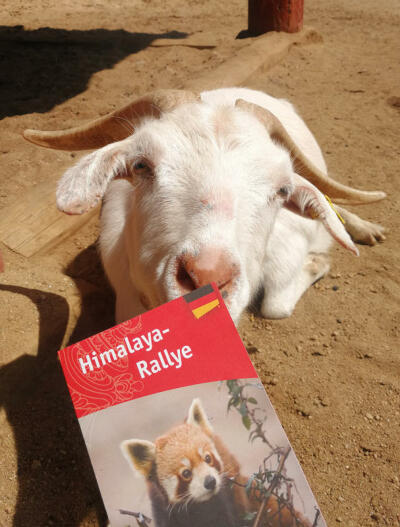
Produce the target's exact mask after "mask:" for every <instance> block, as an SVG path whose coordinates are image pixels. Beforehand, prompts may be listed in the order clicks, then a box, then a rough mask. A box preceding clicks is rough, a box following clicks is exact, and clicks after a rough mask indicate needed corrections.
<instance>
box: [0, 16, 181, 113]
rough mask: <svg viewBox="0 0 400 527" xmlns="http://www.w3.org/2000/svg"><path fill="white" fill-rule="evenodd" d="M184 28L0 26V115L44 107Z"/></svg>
mask: <svg viewBox="0 0 400 527" xmlns="http://www.w3.org/2000/svg"><path fill="white" fill-rule="evenodd" d="M185 36H187V34H186V33H182V32H178V31H170V32H167V33H160V34H156V33H129V32H128V31H124V30H122V29H119V30H114V31H111V30H106V29H94V30H89V31H78V30H73V31H67V30H65V29H51V28H42V29H37V30H35V31H25V30H24V28H23V26H15V27H8V26H0V49H1V51H0V71H1V72H2V74H1V80H0V119H2V118H3V117H10V116H12V115H22V114H26V113H33V112H41V113H43V112H47V111H49V110H51V108H53V107H54V106H55V105H57V104H60V103H62V102H64V101H65V100H67V99H69V98H71V97H74V96H75V95H77V94H79V93H82V92H83V91H84V90H85V89H86V87H87V84H88V81H89V80H90V78H91V76H92V75H93V74H94V73H96V72H97V71H101V70H104V69H107V68H111V67H112V66H114V64H116V63H118V62H119V61H121V60H122V59H124V58H125V57H126V56H128V55H131V54H133V53H138V52H139V51H141V50H142V49H145V48H146V47H147V46H149V45H150V44H151V43H152V42H153V40H155V39H159V38H176V39H179V38H184V37H185Z"/></svg>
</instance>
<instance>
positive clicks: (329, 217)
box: [284, 174, 359, 256]
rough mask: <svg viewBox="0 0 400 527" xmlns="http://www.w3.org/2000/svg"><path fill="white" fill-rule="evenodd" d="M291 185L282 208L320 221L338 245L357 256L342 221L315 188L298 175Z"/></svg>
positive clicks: (294, 177)
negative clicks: (291, 187)
mask: <svg viewBox="0 0 400 527" xmlns="http://www.w3.org/2000/svg"><path fill="white" fill-rule="evenodd" d="M293 183H294V185H293V192H292V193H291V195H290V197H289V198H288V200H287V201H286V202H285V204H284V206H285V207H286V208H288V209H289V210H291V211H292V212H295V213H296V214H300V215H301V216H304V217H307V218H312V219H317V218H318V219H320V220H321V221H322V223H323V225H324V227H325V229H326V230H327V231H328V232H329V234H330V235H331V236H332V237H333V238H334V239H335V240H336V241H337V242H339V243H340V245H342V246H343V247H344V248H345V249H348V250H349V251H351V252H352V253H353V254H355V255H356V256H358V255H359V252H358V249H357V247H356V246H355V245H354V243H353V241H352V239H351V238H350V236H349V234H348V233H347V232H346V229H345V228H344V226H343V223H342V221H341V220H340V219H339V218H338V215H337V213H336V212H335V211H334V209H333V207H332V205H331V204H330V203H329V202H328V200H327V199H326V198H325V196H324V195H323V194H322V193H321V192H320V191H319V190H318V189H317V187H315V186H314V185H312V184H311V183H310V182H309V181H307V180H306V179H304V178H303V177H301V176H299V175H298V174H294V175H293Z"/></svg>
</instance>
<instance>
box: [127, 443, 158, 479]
mask: <svg viewBox="0 0 400 527" xmlns="http://www.w3.org/2000/svg"><path fill="white" fill-rule="evenodd" d="M120 446H121V450H122V453H123V454H124V456H125V459H126V460H127V461H128V463H129V464H130V465H131V467H132V468H133V469H134V470H137V471H138V472H140V473H141V474H142V475H143V476H145V477H146V478H148V477H149V476H150V474H151V472H152V470H153V467H154V463H155V460H156V446H155V444H154V443H151V442H150V441H144V440H141V439H127V440H126V441H122V443H121V445H120Z"/></svg>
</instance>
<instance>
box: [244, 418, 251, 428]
mask: <svg viewBox="0 0 400 527" xmlns="http://www.w3.org/2000/svg"><path fill="white" fill-rule="evenodd" d="M242 423H243V425H244V426H245V428H246V429H247V430H250V427H251V420H250V417H249V416H248V415H243V416H242Z"/></svg>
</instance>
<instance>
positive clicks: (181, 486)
mask: <svg viewBox="0 0 400 527" xmlns="http://www.w3.org/2000/svg"><path fill="white" fill-rule="evenodd" d="M121 449H122V452H123V454H124V456H125V458H126V460H127V461H128V463H129V465H130V466H131V467H132V468H133V470H134V471H135V472H137V473H139V474H141V475H142V476H143V477H144V478H145V480H146V484H147V489H148V494H149V497H150V500H151V506H152V515H153V520H154V525H155V527H205V526H209V527H242V526H244V525H253V521H252V522H251V523H247V522H246V518H247V519H249V518H252V519H253V517H255V516H256V514H257V512H258V510H259V508H260V504H261V502H260V501H257V499H255V498H254V497H253V498H251V496H250V497H249V494H250V493H249V492H246V483H247V481H248V478H247V477H245V476H243V475H242V474H241V468H240V465H239V463H238V461H237V459H236V458H235V457H234V455H233V454H231V453H230V451H229V449H228V448H227V447H226V445H225V444H224V442H223V441H222V439H221V438H220V437H219V436H218V435H216V434H215V433H214V430H213V428H212V426H211V424H210V422H209V420H208V418H207V415H206V412H205V410H204V408H203V406H202V403H201V401H200V399H198V398H196V399H194V400H193V401H192V404H191V405H190V408H189V411H188V415H187V419H186V421H185V422H184V423H183V424H179V425H177V426H174V427H172V428H171V429H170V430H168V431H167V432H166V433H165V434H164V435H162V436H160V437H158V438H157V439H156V440H155V442H154V443H153V442H150V441H147V440H142V439H128V440H125V441H123V442H122V443H121ZM253 494H254V493H253ZM279 508H280V507H279V504H278V502H277V500H276V498H275V496H271V497H270V498H269V500H268V502H267V504H266V507H265V508H264V511H263V513H262V518H261V523H260V525H263V526H265V527H267V526H271V527H296V526H298V527H311V524H310V523H309V522H308V521H307V520H305V519H304V518H303V517H302V515H301V514H300V513H298V512H297V511H293V510H289V509H288V508H287V507H281V508H280V510H279V511H278V509H279Z"/></svg>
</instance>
